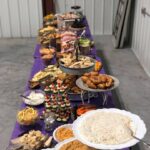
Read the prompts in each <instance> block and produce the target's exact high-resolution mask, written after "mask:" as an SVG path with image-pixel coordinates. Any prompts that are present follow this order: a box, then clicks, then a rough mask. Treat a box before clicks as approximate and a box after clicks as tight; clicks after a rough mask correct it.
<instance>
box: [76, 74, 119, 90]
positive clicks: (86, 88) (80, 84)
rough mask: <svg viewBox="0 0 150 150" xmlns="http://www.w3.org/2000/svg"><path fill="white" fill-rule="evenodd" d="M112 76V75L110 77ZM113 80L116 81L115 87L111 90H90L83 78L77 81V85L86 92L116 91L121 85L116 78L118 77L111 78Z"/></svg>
mask: <svg viewBox="0 0 150 150" xmlns="http://www.w3.org/2000/svg"><path fill="white" fill-rule="evenodd" d="M108 76H110V75H108ZM110 77H111V78H112V79H113V80H114V85H113V86H112V87H111V88H108V89H91V88H89V87H88V86H87V85H86V84H85V83H84V82H83V81H82V79H81V77H80V78H79V79H77V80H76V85H77V86H78V87H79V88H80V89H82V90H85V91H90V92H106V91H111V90H114V89H115V88H117V87H118V86H119V84H120V81H119V80H118V79H117V78H116V77H113V76H110Z"/></svg>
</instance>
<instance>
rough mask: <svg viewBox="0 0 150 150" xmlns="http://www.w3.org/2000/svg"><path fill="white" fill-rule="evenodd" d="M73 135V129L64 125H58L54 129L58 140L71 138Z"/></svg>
mask: <svg viewBox="0 0 150 150" xmlns="http://www.w3.org/2000/svg"><path fill="white" fill-rule="evenodd" d="M72 137H74V135H73V131H72V129H70V128H66V127H60V128H59V129H58V130H57V131H56V138H57V139H58V140H59V141H64V140H66V139H69V138H72Z"/></svg>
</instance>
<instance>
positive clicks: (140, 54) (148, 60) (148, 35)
mask: <svg viewBox="0 0 150 150" xmlns="http://www.w3.org/2000/svg"><path fill="white" fill-rule="evenodd" d="M142 7H145V8H146V9H147V12H148V13H150V0H136V9H135V22H134V31H133V40H132V49H133V51H134V53H135V55H136V56H137V58H138V59H139V61H140V63H141V65H142V66H143V68H144V69H145V71H146V72H147V74H148V75H149V76H150V17H149V16H147V15H146V16H145V17H144V16H143V15H142V14H141V9H142Z"/></svg>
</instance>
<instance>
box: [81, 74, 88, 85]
mask: <svg viewBox="0 0 150 150" xmlns="http://www.w3.org/2000/svg"><path fill="white" fill-rule="evenodd" d="M81 79H82V81H83V82H85V83H86V82H87V80H88V79H89V78H88V77H87V76H82V77H81Z"/></svg>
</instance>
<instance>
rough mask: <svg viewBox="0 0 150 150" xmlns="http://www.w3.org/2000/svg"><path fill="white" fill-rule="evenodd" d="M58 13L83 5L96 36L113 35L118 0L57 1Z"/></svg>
mask: <svg viewBox="0 0 150 150" xmlns="http://www.w3.org/2000/svg"><path fill="white" fill-rule="evenodd" d="M55 3H56V10H57V12H58V13H59V12H66V11H69V10H70V6H72V5H75V4H77V5H81V6H82V8H83V10H84V13H85V15H86V16H87V19H88V21H89V25H90V28H91V32H92V33H93V34H95V35H103V34H112V26H113V19H114V16H115V13H116V9H117V4H118V0H55Z"/></svg>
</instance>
